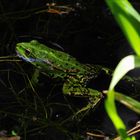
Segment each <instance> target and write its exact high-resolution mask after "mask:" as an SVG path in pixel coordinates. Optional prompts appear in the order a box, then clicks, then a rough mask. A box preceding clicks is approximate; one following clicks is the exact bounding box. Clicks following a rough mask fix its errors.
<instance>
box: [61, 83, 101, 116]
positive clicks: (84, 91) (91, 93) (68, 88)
mask: <svg viewBox="0 0 140 140" xmlns="http://www.w3.org/2000/svg"><path fill="white" fill-rule="evenodd" d="M63 93H64V94H67V95H71V96H79V97H86V98H89V102H88V104H87V105H86V106H85V107H83V108H81V109H80V110H79V111H77V112H76V114H75V116H77V115H78V114H81V113H82V112H85V111H87V110H89V109H91V108H94V107H95V106H96V105H97V103H98V102H99V101H100V100H101V98H102V93H101V92H99V91H98V90H94V89H91V88H86V87H84V86H82V85H81V84H78V83H76V84H74V83H71V82H66V83H64V85H63Z"/></svg>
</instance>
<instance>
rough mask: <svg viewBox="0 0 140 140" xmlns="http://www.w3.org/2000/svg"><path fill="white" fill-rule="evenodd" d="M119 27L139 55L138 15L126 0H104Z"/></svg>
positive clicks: (139, 31)
mask: <svg viewBox="0 0 140 140" xmlns="http://www.w3.org/2000/svg"><path fill="white" fill-rule="evenodd" d="M106 2H107V4H108V6H109V8H110V9H111V11H112V13H113V15H114V17H115V19H116V20H117V22H118V24H119V26H120V28H121V29H122V31H123V32H124V34H125V36H126V38H127V39H128V41H129V43H130V44H131V46H132V48H133V49H134V51H135V52H136V54H137V55H140V15H139V13H138V12H137V11H136V10H135V9H134V8H133V6H132V5H131V4H130V3H129V2H128V0H106Z"/></svg>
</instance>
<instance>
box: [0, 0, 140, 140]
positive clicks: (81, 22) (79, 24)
mask: <svg viewBox="0 0 140 140" xmlns="http://www.w3.org/2000/svg"><path fill="white" fill-rule="evenodd" d="M52 2H55V3H56V4H57V5H64V6H69V7H72V8H74V11H71V12H69V13H67V14H57V13H56V14H55V13H49V12H48V11H47V9H48V7H47V6H46V3H52ZM133 5H134V6H135V7H136V8H137V9H138V7H139V3H138V2H137V1H133ZM60 10H61V9H60ZM32 39H37V40H39V41H40V42H42V43H44V44H51V43H50V42H53V43H57V44H59V45H60V46H61V47H62V48H63V50H64V51H65V52H67V53H69V54H71V55H72V56H74V57H76V58H77V60H79V61H80V62H81V63H88V64H100V65H103V66H106V67H109V68H115V67H116V65H117V63H118V62H119V61H120V60H121V58H123V57H124V56H126V55H129V54H134V52H133V50H132V49H131V48H130V46H129V44H128V43H127V41H126V39H125V38H124V36H123V34H122V32H121V31H120V29H119V27H118V25H117V24H116V22H115V20H114V18H113V16H112V15H111V13H110V10H109V9H108V7H107V5H106V4H105V2H104V1H99V0H92V1H91V0H73V1H72V0H66V1H63V2H60V1H51V0H24V1H23V0H12V1H9V0H0V56H15V55H16V53H15V45H16V43H18V42H22V41H30V40H32ZM50 47H54V48H56V49H58V48H57V47H56V46H53V45H52V44H51V45H50ZM59 49H60V48H59ZM32 69H33V68H32V66H31V65H30V64H26V63H25V62H20V63H12V62H5V61H3V62H1V64H0V71H1V73H0V83H1V84H0V87H1V93H0V94H1V95H0V96H1V98H0V100H1V104H0V106H1V107H0V108H1V111H0V113H1V114H0V115H1V118H0V124H1V125H0V130H7V131H8V133H10V132H11V130H15V131H16V132H17V133H18V134H19V135H20V136H21V137H22V138H23V139H25V138H26V139H29V138H30V139H39V138H41V139H47V140H55V139H58V137H59V138H60V139H61V140H62V139H86V138H87V136H86V135H85V133H86V132H87V131H93V130H94V131H97V130H98V131H99V130H100V131H102V132H104V133H105V135H109V136H114V135H115V134H116V131H115V129H114V127H113V126H112V124H111V122H110V120H109V118H108V117H107V114H106V113H105V110H104V103H103V102H101V103H100V105H98V106H97V108H96V109H94V110H95V111H90V113H89V114H88V115H86V116H85V117H84V118H83V119H81V120H80V121H77V120H73V119H68V121H66V123H64V122H63V121H62V120H66V119H67V118H68V117H69V115H70V114H71V110H70V109H69V110H68V109H67V107H66V109H65V107H62V106H61V105H60V106H55V102H56V103H57V102H59V103H61V101H62V103H63V104H65V105H66V103H68V102H69V101H67V102H66V100H65V99H64V97H61V96H62V95H60V93H59V92H60V90H61V88H62V87H59V86H57V91H59V92H58V93H57V95H55V98H53V97H52V96H51V98H50V96H49V97H48V95H46V91H47V93H50V91H51V90H52V89H53V88H54V84H56V82H55V80H54V81H53V80H52V79H49V78H47V80H46V78H45V77H44V76H43V75H42V76H41V79H40V81H43V82H42V83H41V82H40V83H41V84H42V86H40V87H39V88H38V89H37V92H39V93H40V94H39V96H40V98H47V101H46V100H45V101H44V102H49V103H50V102H51V101H53V103H54V105H53V106H51V107H50V109H48V110H49V111H48V112H49V113H48V114H49V119H48V120H47V121H46V120H45V119H44V114H43V109H42V108H41V107H40V108H39V109H38V110H34V109H33V108H34V107H33V108H30V107H29V106H34V104H33V105H32V104H31V102H33V103H34V99H33V98H37V103H38V104H39V105H41V103H40V101H39V98H38V97H36V96H35V95H33V92H32V90H31V91H30V90H27V89H26V90H23V91H22V89H24V88H25V87H26V86H27V83H28V81H27V79H26V76H25V75H26V73H27V74H28V75H29V77H30V74H31V73H32ZM25 79H26V80H25ZM109 81H110V79H108V78H107V79H103V77H101V78H99V79H98V80H97V83H99V84H100V86H99V87H100V88H102V87H105V88H107V87H108V84H109ZM41 84H40V85H41ZM44 85H47V87H44ZM95 85H96V83H95ZM128 87H130V89H128ZM123 88H124V89H125V92H126V91H127V92H128V91H129V92H131V91H133V90H134V89H135V87H131V86H129V85H125V86H124V85H123ZM58 89H59V90H58ZM120 89H121V88H120ZM53 92H55V91H54V90H53ZM29 93H30V94H29ZM34 96H35V97H34ZM46 96H47V97H46ZM31 98H32V99H33V101H32V99H31ZM22 99H23V100H22ZM64 100H65V101H64ZM70 100H72V102H78V101H79V99H70ZM18 101H19V102H18ZM80 101H81V100H80ZM26 102H27V104H25V103H26ZM72 104H74V103H72ZM76 104H77V103H76ZM78 104H79V103H78ZM118 107H119V112H120V114H121V116H122V117H123V120H124V121H125V123H126V125H127V126H128V128H129V129H130V128H132V127H133V126H134V125H135V123H136V122H137V121H138V120H139V116H138V115H137V114H135V113H133V112H132V111H130V110H128V109H126V108H125V107H123V106H122V105H120V104H118ZM51 111H52V112H51ZM50 112H51V113H50ZM34 116H35V118H36V117H37V118H39V119H40V120H38V121H37V122H35V123H34V121H33V119H32V118H33V117H34ZM47 123H48V125H46V124H47ZM44 125H46V126H45V127H43V126H44ZM64 130H65V131H64ZM98 131H97V132H98ZM78 134H79V135H78ZM77 135H78V136H77ZM82 137H83V138H82ZM87 139H88V138H87ZM93 139H95V138H93Z"/></svg>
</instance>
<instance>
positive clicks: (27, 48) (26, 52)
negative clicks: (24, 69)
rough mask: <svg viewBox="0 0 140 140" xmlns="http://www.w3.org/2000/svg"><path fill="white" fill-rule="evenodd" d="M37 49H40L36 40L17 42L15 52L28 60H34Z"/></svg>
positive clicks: (36, 56)
mask: <svg viewBox="0 0 140 140" xmlns="http://www.w3.org/2000/svg"><path fill="white" fill-rule="evenodd" d="M38 50H41V49H40V43H39V42H38V41H37V40H32V41H30V42H22V43H17V45H16V52H17V55H18V56H19V57H20V58H22V59H24V60H25V61H28V62H34V61H36V59H37V58H38V55H37V53H38Z"/></svg>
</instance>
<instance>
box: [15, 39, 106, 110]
mask: <svg viewBox="0 0 140 140" xmlns="http://www.w3.org/2000/svg"><path fill="white" fill-rule="evenodd" d="M16 52H17V55H18V56H19V57H20V58H22V59H23V60H24V61H27V62H29V63H31V64H33V65H34V66H35V67H36V68H37V69H39V70H40V72H42V73H44V74H45V75H48V76H49V77H52V78H60V79H61V80H62V81H63V83H64V84H63V89H62V90H63V93H64V94H67V95H73V96H82V97H89V99H90V100H89V104H88V105H87V106H86V107H85V108H83V109H82V111H83V110H85V109H87V108H89V107H94V106H95V105H96V104H97V103H98V102H99V101H100V100H101V98H102V93H101V92H99V91H97V90H94V89H91V88H88V87H87V83H88V81H89V80H91V79H94V78H96V77H97V76H98V75H99V74H100V72H101V71H102V70H104V71H105V72H108V69H106V68H104V67H102V66H99V65H95V66H91V65H85V64H81V63H79V62H78V61H77V60H76V58H74V57H72V56H71V55H69V54H67V53H65V52H63V51H59V50H54V49H52V48H49V47H48V46H46V45H44V44H41V43H39V42H38V41H37V40H32V41H30V42H22V43H17V45H16Z"/></svg>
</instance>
